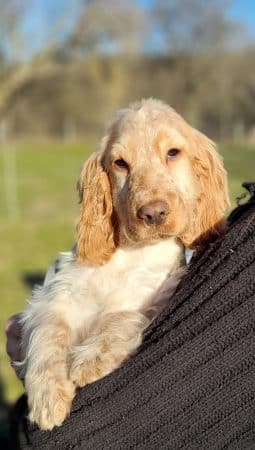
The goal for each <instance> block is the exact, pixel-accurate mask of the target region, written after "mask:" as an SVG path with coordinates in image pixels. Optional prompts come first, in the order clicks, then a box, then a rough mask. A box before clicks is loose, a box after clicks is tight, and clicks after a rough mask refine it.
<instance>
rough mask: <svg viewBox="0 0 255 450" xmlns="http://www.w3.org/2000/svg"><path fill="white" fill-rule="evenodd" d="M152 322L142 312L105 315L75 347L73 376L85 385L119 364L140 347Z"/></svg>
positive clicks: (77, 384)
mask: <svg viewBox="0 0 255 450" xmlns="http://www.w3.org/2000/svg"><path fill="white" fill-rule="evenodd" d="M148 324H149V320H148V319H147V318H146V317H145V316H144V315H142V314H141V313H138V312H127V311H125V312H119V313H109V314H106V315H104V316H103V317H102V318H101V320H100V321H99V323H98V324H97V326H96V328H95V329H94V330H93V331H92V334H91V335H90V336H89V337H88V338H87V339H85V340H84V341H83V342H82V343H81V344H80V345H79V346H76V347H74V348H73V349H72V352H71V358H70V379H71V380H72V381H73V383H74V384H75V385H76V386H79V387H82V386H85V385H86V384H89V383H92V382H94V381H96V380H98V379H100V378H102V377H104V376H106V375H107V374H109V373H110V372H112V371H113V370H114V369H116V368H118V367H119V366H120V365H121V364H122V362H123V361H124V360H125V359H126V358H127V357H128V356H130V355H131V354H132V353H133V352H134V351H135V350H136V349H137V348H138V347H139V345H140V344H141V342H142V333H143V330H144V329H145V328H146V327H147V326H148Z"/></svg>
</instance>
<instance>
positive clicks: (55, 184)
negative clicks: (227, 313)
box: [0, 142, 255, 401]
mask: <svg viewBox="0 0 255 450" xmlns="http://www.w3.org/2000/svg"><path fill="white" fill-rule="evenodd" d="M14 149H15V150H14ZM91 149H92V147H91V146H89V145H86V144H85V143H83V142H79V143H75V144H72V143H70V144H68V143H62V142H61V143H60V142H45V143H40V144H39V145H38V143H31V142H30V143H24V142H23V143H20V144H17V145H16V146H15V147H13V148H9V149H8V148H6V149H1V148H0V238H1V253H0V255H1V256H0V286H1V290H0V293H1V300H0V301H1V309H0V364H1V365H0V384H1V383H2V385H3V392H4V393H5V398H6V399H7V400H8V401H13V400H14V399H15V398H16V397H17V396H18V394H19V393H20V392H22V386H21V384H20V383H19V382H18V381H17V379H16V377H15V375H14V373H13V371H12V369H11V368H10V366H9V361H8V358H7V356H6V355H5V337H4V332H3V327H4V322H5V320H6V319H7V318H8V317H9V316H10V315H11V314H14V313H16V312H18V311H21V310H22V309H23V308H24V305H25V301H26V299H27V298H28V297H29V295H30V288H29V287H28V286H26V284H25V283H24V281H23V280H24V277H26V276H31V275H33V274H38V273H39V274H40V273H43V272H44V271H45V269H46V268H47V267H48V265H49V264H50V263H51V262H52V261H53V260H54V258H55V256H56V254H57V253H58V251H61V250H68V249H70V248H71V246H72V244H73V243H74V240H75V222H76V218H77V213H78V201H77V200H78V199H77V193H76V189H75V186H76V181H77V178H78V174H79V170H80V167H81V164H82V161H83V160H85V159H86V158H87V156H88V154H89V153H90V151H91ZM8 151H12V152H13V151H14V156H15V166H16V175H15V176H14V175H12V167H11V163H12V162H13V161H14V159H13V160H10V159H9V158H8V153H7V152H8ZM220 152H221V154H222V155H223V156H224V159H225V166H226V168H227V170H228V172H229V186H230V193H231V199H232V205H234V198H235V197H236V196H237V195H238V194H240V193H241V192H243V191H242V189H241V182H242V181H252V180H253V181H255V146H248V145H237V144H235V145H233V144H223V145H221V147H220ZM9 165H10V167H9ZM4 167H5V169H4ZM8 167H9V168H8ZM9 174H10V177H11V179H12V181H11V182H10V179H9ZM15 180H16V183H17V201H16V206H15V205H13V207H12V208H11V210H10V205H8V204H7V202H6V195H7V194H6V190H7V189H9V190H10V191H12V189H13V188H12V183H13V181H15ZM8 186H9V187H8Z"/></svg>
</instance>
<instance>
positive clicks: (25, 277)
mask: <svg viewBox="0 0 255 450" xmlns="http://www.w3.org/2000/svg"><path fill="white" fill-rule="evenodd" d="M44 278H45V273H44V272H24V273H23V274H22V281H23V283H25V285H26V286H28V287H29V288H31V289H33V287H34V286H36V285H38V284H39V285H41V284H43V281H44Z"/></svg>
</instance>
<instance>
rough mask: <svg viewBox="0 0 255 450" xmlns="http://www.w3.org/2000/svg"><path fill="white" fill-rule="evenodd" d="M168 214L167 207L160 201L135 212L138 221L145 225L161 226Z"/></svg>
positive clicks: (148, 204)
mask: <svg viewBox="0 0 255 450" xmlns="http://www.w3.org/2000/svg"><path fill="white" fill-rule="evenodd" d="M168 214H169V207H168V204H167V203H166V202H163V201H161V200H158V201H154V202H150V203H147V204H146V205H143V206H141V208H139V209H138V211H137V216H138V217H139V219H143V220H144V221H145V222H146V224H147V225H154V224H155V225H161V224H163V223H164V222H165V221H166V218H167V216H168Z"/></svg>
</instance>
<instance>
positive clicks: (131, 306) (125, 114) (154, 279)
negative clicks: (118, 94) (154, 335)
mask: <svg viewBox="0 0 255 450" xmlns="http://www.w3.org/2000/svg"><path fill="white" fill-rule="evenodd" d="M79 193H80V201H81V205H80V217H79V221H78V225H77V234H78V242H77V258H76V259H75V258H73V259H72V258H69V259H68V260H67V261H66V262H65V264H64V265H63V268H62V269H61V270H60V272H59V273H57V274H56V275H55V276H54V277H53V278H52V279H51V280H47V282H46V283H45V285H44V286H42V287H41V288H38V289H36V290H35V292H34V293H33V296H32V299H31V301H30V303H29V306H28V308H27V309H26V310H25V311H24V313H23V318H22V324H23V343H22V350H23V356H24V360H23V362H22V363H21V365H22V367H23V371H24V376H25V386H26V390H27V393H28V404H29V411H30V412H29V418H30V420H31V421H34V422H36V423H37V424H38V425H39V426H40V427H41V428H42V429H45V430H48V429H52V428H53V427H54V426H56V425H61V423H62V422H63V420H64V419H65V418H66V416H67V415H68V414H69V411H70V408H71V403H72V399H73V397H74V395H75V389H76V387H82V386H84V385H86V384H88V383H91V382H93V381H96V380H97V379H99V378H101V377H103V376H106V375H107V374H109V373H110V372H112V371H113V370H114V369H117V368H118V367H119V366H120V365H121V364H122V363H123V361H124V360H125V359H126V358H128V357H129V356H130V355H131V354H132V353H133V352H134V351H135V350H136V349H137V347H138V346H139V345H140V343H141V342H142V335H143V331H144V329H145V328H146V327H147V326H148V324H149V323H150V321H151V320H152V319H153V318H154V317H155V315H157V314H159V312H160V311H161V310H162V308H163V307H164V305H165V304H166V303H167V302H169V299H170V297H171V295H172V294H173V292H174V291H175V289H176V286H177V285H178V282H179V280H180V278H181V276H182V275H183V271H184V269H183V266H184V256H183V253H184V252H183V250H184V246H188V247H193V248H195V249H196V248H199V246H200V245H201V244H203V243H204V240H205V239H207V240H210V239H212V238H213V236H214V235H215V234H217V233H219V232H221V230H222V228H223V226H224V223H225V219H224V213H225V210H226V208H227V206H228V203H229V201H228V193H227V183H226V173H225V170H224V168H223V165H222V160H221V158H220V156H219V155H218V154H217V152H216V150H215V146H214V144H213V142H212V141H210V140H209V139H208V138H207V137H206V136H204V135H203V134H201V133H199V132H198V131H197V130H195V129H193V128H192V127H191V126H190V125H188V124H187V122H185V121H184V119H183V118H182V117H180V116H179V115H178V114H177V113H176V112H175V111H174V110H173V109H171V108H170V107H169V106H167V105H165V104H163V103H161V102H159V101H157V100H152V99H150V100H143V101H142V102H140V103H137V104H134V105H131V107H130V108H128V109H125V110H122V111H120V112H118V113H117V116H116V117H115V118H114V121H113V124H112V125H111V126H110V127H109V130H108V133H107V135H106V136H105V137H104V139H103V141H102V143H101V146H100V148H99V150H98V151H97V152H96V153H94V154H93V155H92V156H91V157H90V158H89V160H88V161H87V162H86V163H85V165H84V167H83V169H82V172H81V176H80V181H79Z"/></svg>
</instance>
